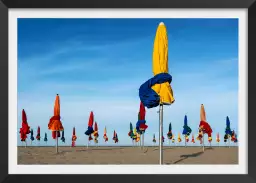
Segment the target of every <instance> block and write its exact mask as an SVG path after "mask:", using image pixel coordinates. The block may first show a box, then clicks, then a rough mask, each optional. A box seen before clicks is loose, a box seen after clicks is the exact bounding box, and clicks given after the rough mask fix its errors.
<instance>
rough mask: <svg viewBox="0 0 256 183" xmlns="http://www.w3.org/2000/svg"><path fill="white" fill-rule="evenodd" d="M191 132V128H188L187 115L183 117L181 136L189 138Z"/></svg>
mask: <svg viewBox="0 0 256 183" xmlns="http://www.w3.org/2000/svg"><path fill="white" fill-rule="evenodd" d="M191 132H192V130H191V128H190V127H189V126H188V118H187V115H185V117H184V126H183V132H182V134H183V135H185V136H189V135H190V133H191Z"/></svg>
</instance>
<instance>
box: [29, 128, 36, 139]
mask: <svg viewBox="0 0 256 183" xmlns="http://www.w3.org/2000/svg"><path fill="white" fill-rule="evenodd" d="M30 140H31V141H34V140H35V138H34V132H33V129H31V131H30Z"/></svg>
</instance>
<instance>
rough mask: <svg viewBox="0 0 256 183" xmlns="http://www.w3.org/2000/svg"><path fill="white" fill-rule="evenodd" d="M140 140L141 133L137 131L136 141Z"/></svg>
mask: <svg viewBox="0 0 256 183" xmlns="http://www.w3.org/2000/svg"><path fill="white" fill-rule="evenodd" d="M139 141H140V133H138V132H136V139H135V142H139Z"/></svg>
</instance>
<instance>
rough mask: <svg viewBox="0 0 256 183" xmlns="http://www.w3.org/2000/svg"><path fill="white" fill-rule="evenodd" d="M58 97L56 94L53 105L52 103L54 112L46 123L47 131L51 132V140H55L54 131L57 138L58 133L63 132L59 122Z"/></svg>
mask: <svg viewBox="0 0 256 183" xmlns="http://www.w3.org/2000/svg"><path fill="white" fill-rule="evenodd" d="M60 119H61V117H60V97H59V95H58V94H57V95H56V99H55V103H54V112H53V116H52V117H51V118H50V120H49V123H48V129H49V130H51V131H52V138H53V139H56V131H57V137H60V131H63V130H64V128H63V125H62V122H61V121H60Z"/></svg>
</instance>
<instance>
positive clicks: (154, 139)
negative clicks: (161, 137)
mask: <svg viewBox="0 0 256 183" xmlns="http://www.w3.org/2000/svg"><path fill="white" fill-rule="evenodd" d="M153 142H154V143H156V136H155V134H154V135H153Z"/></svg>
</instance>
